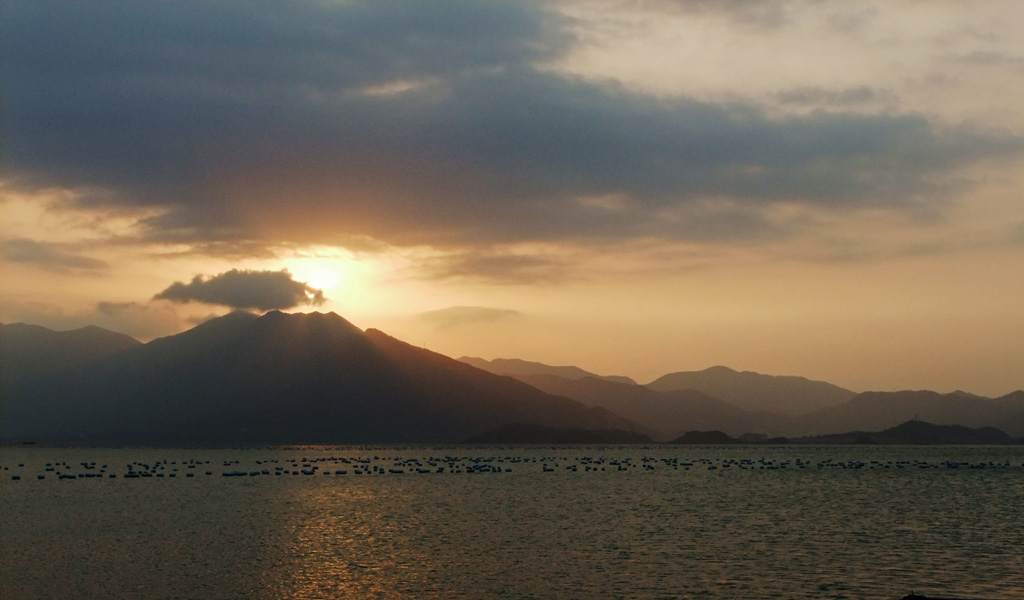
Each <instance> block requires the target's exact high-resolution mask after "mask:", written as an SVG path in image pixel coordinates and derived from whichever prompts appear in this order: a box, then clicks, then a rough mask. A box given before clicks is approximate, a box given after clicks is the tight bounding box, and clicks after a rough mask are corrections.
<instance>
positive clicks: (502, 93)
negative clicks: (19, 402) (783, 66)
mask: <svg viewBox="0 0 1024 600" xmlns="http://www.w3.org/2000/svg"><path fill="white" fill-rule="evenodd" d="M9 4H10V5H11V8H10V10H8V11H7V14H6V15H5V19H4V23H3V24H2V25H0V27H3V31H0V33H2V35H0V39H3V44H4V45H3V48H2V50H3V55H4V56H5V69H4V70H3V74H2V75H0V76H2V77H3V81H2V82H0V83H2V85H0V90H2V91H0V95H2V97H0V100H2V102H0V106H3V109H2V110H3V112H2V123H0V125H2V126H3V129H4V131H5V136H4V142H3V150H4V155H5V168H6V170H7V171H8V172H9V173H10V179H11V181H12V185H18V186H22V187H33V186H36V187H38V186H44V185H66V186H76V185H79V186H91V188H92V189H104V190H107V192H108V193H106V194H98V195H96V196H95V197H93V198H91V199H90V200H89V201H90V202H98V203H106V204H115V205H129V206H141V207H146V208H151V209H157V210H158V211H159V212H160V214H159V215H158V216H154V217H150V218H148V219H146V220H144V221H143V222H141V223H140V224H141V225H142V226H143V227H144V228H145V229H146V233H145V235H144V236H143V237H144V238H145V239H147V240H150V241H154V240H156V241H160V240H163V241H170V242H177V243H187V244H195V245H197V246H202V245H204V244H217V243H228V244H229V247H234V248H245V247H250V248H251V247H256V248H259V247H260V243H266V244H272V243H275V242H282V243H348V242H350V241H352V240H366V239H368V238H369V239H372V240H377V241H380V242H383V243H386V244H392V245H404V246H412V245H429V246H433V247H447V248H465V247H472V246H476V245H481V244H488V243H499V244H501V243H517V242H524V241H542V242H543V241H564V240H573V241H583V242H593V241H595V240H626V239H640V238H651V237H656V238H666V239H673V240H698V241H699V240H706V239H707V237H708V233H707V231H708V230H706V229H703V228H700V227H696V226H695V222H696V221H694V220H691V219H682V218H670V219H666V218H664V217H665V215H666V214H672V215H676V216H678V215H688V214H701V213H702V207H705V206H707V204H708V202H717V201H719V200H722V201H723V202H725V205H726V206H728V207H730V209H729V210H712V211H711V214H713V215H714V216H715V217H716V218H717V221H716V223H717V228H716V229H715V231H717V232H721V235H725V236H730V235H735V234H737V233H738V232H742V231H744V230H745V228H746V230H751V231H760V229H759V228H757V227H754V228H753V229H751V224H755V223H756V222H758V221H764V220H765V218H766V217H765V215H764V213H765V211H768V210H770V209H771V207H773V206H775V205H777V204H781V203H802V204H805V205H809V206H814V207H821V208H824V209H827V210H836V211H846V210H857V209H863V208H884V209H888V210H893V211H914V210H919V209H920V207H921V205H922V204H941V203H942V202H943V201H944V200H946V199H948V198H949V197H950V194H952V193H953V191H955V190H957V189H958V188H956V187H955V186H953V185H952V183H955V180H954V177H955V175H956V174H957V173H958V171H959V170H961V169H963V168H965V167H969V166H970V165H972V164H974V163H976V162H978V161H980V160H983V159H985V158H988V157H993V156H1006V155H1011V154H1017V153H1020V152H1021V151H1024V138H1022V137H1021V136H1015V135H1013V134H1009V133H993V132H988V131H982V130H977V129H971V128H968V127H960V128H955V127H949V126H945V125H942V124H940V123H937V122H935V121H933V120H930V119H928V118H926V117H924V116H922V115H917V114H884V113H879V114H857V113H853V112H822V111H818V112H814V113H811V114H806V115H795V116H788V117H774V116H772V115H771V114H770V112H769V111H768V110H766V109H764V108H763V107H761V106H759V105H757V104H755V103H753V102H748V103H738V102H732V103H720V102H711V101H707V100H698V99H694V98H687V97H671V98H660V97H652V96H648V95H645V94H643V93H638V92H634V91H631V90H629V89H626V88H624V87H621V86H619V85H617V84H615V83H612V82H607V81H595V80H582V79H579V78H574V77H569V76H566V75H564V74H560V73H558V72H557V71H553V70H551V69H548V68H544V65H545V64H550V63H552V62H553V61H554V60H555V59H558V58H559V57H562V56H565V54H566V53H567V52H568V51H569V50H570V49H571V48H572V44H573V41H574V38H573V36H572V35H571V34H570V33H569V32H570V31H571V27H570V24H571V21H570V20H569V19H568V18H566V17H564V16H561V15H559V14H557V13H555V12H553V11H552V10H549V9H547V8H545V7H544V6H543V5H540V4H535V3H530V2H466V1H460V0H439V1H438V2H431V3H429V4H425V3H420V2H414V1H396V2H368V1H353V2H344V3H341V2H338V3H325V2H296V3H286V4H284V5H282V4H281V3H279V2H270V1H256V2H251V1H245V2H242V1H240V0H223V1H222V2H216V3H208V4H206V3H204V4H201V5H194V4H190V3H138V2H119V1H108V2H99V1H94V2H76V3H72V4H69V5H68V6H65V7H62V10H61V11H53V10H49V9H47V8H46V7H45V5H42V4H40V3H38V2H30V1H29V2H17V1H15V2H11V3H9ZM688 4H689V5H692V6H694V7H697V8H700V7H702V6H704V5H706V4H707V3H703V2H696V3H688ZM728 5H729V7H730V10H733V11H736V13H737V14H739V15H746V16H745V17H744V18H745V19H748V20H750V21H752V22H754V21H757V22H761V23H764V24H770V23H775V22H779V21H780V19H782V17H780V14H781V13H780V12H779V10H781V8H780V7H781V6H782V5H781V4H778V3H772V4H770V6H769V5H766V6H768V7H767V8H765V7H759V5H758V3H751V2H741V1H735V2H730V3H728ZM199 8H201V10H200V9H199ZM769 9H770V10H769ZM702 10H703V9H702ZM872 94H876V92H875V91H874V90H873V89H872V88H865V89H864V90H861V89H859V88H855V89H852V90H845V91H843V90H840V91H838V92H826V91H823V90H815V89H806V90H804V91H803V92H802V95H801V97H799V98H796V97H794V98H790V100H799V101H803V102H808V101H810V100H815V98H816V101H817V102H819V103H826V104H831V105H832V106H833V107H837V106H838V107H840V108H842V107H843V106H844V105H849V104H851V103H857V102H861V101H862V100H866V96H870V95H872ZM876 95H877V94H876ZM878 99H879V98H876V99H875V101H877V100H878ZM844 103H845V104H844ZM602 197H603V198H608V197H615V198H619V199H620V201H619V203H618V204H619V205H620V206H622V207H624V208H625V209H626V210H609V207H608V206H602V205H599V204H595V203H593V202H588V199H592V198H602ZM729 215H732V217H734V218H735V222H732V223H730V222H726V221H727V220H728V219H727V218H728V217H729ZM246 244H250V245H249V246H246ZM253 244H254V245H253ZM208 247H210V248H216V246H215V245H210V246H208Z"/></svg>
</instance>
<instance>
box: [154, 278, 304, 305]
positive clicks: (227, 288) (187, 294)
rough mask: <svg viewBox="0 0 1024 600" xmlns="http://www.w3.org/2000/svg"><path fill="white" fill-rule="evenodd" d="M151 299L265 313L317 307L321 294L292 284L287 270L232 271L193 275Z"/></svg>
mask: <svg viewBox="0 0 1024 600" xmlns="http://www.w3.org/2000/svg"><path fill="white" fill-rule="evenodd" d="M153 299H154V300H170V301H171V302H181V303H188V302H193V301H195V302H201V303H204V304H216V305H219V306H227V307H231V308H240V309H257V310H264V311H266V310H275V309H287V308H293V307H295V306H298V305H300V304H312V305H320V304H323V303H324V293H323V291H321V290H318V289H314V288H312V287H310V286H309V285H308V284H306V283H303V282H301V281H295V280H294V279H292V275H291V273H289V272H288V271H287V270H282V271H248V270H238V269H232V270H230V271H227V272H225V273H221V274H219V275H214V276H212V277H208V278H204V277H203V276H201V275H196V276H195V277H194V278H193V279H192V281H190V282H189V283H182V282H180V281H177V282H175V283H173V284H171V286H170V287H168V288H167V289H165V290H164V291H162V292H160V293H159V294H157V295H156V296H154V297H153Z"/></svg>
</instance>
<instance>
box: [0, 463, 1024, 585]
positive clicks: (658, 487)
mask: <svg viewBox="0 0 1024 600" xmlns="http://www.w3.org/2000/svg"><path fill="white" fill-rule="evenodd" d="M0 467H2V470H0V598H3V599H4V600H17V599H22V598H26V599H49V598H53V599H59V598H69V599H87V598H104V599H109V598H133V599H143V600H145V599H172V598H173V599H191V598H195V599H204V600H206V599H220V598H297V599H305V598H352V599H362V598H385V599H392V598H394V599H398V598H410V599H411V598H416V599H420V598H451V599H463V598H465V599H490V598H509V599H533V598H537V599H547V598H551V599H560V598H565V599H589V598H595V599H615V598H623V599H627V598H629V599H632V598H636V599H640V598H643V599H669V598H714V599H744V598H749V599H758V600H760V599H764V598H786V599H796V598H808V599H811V598H813V599H815V600H821V599H827V598H835V599H845V598H870V599H897V598H901V597H903V596H905V595H907V594H910V593H911V592H915V593H917V594H921V595H925V596H933V597H934V596H938V597H955V598H986V599H1006V600H1011V599H1017V600H1019V599H1020V598H1024V447H1022V446H1013V447H1010V446H1007V447H993V446H985V447H954V446H891V447H884V446H792V445H791V446H722V447H701V446H568V447H567V446H479V447H472V446H438V447H434V446H360V447H349V446H346V447H266V448H117V449H103V448H67V447H64V448H46V447H37V446H27V445H26V446H11V447H6V448H2V449H0Z"/></svg>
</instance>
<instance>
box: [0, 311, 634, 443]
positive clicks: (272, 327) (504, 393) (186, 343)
mask: <svg viewBox="0 0 1024 600" xmlns="http://www.w3.org/2000/svg"><path fill="white" fill-rule="evenodd" d="M13 392H14V393H13V394H11V395H10V397H9V398H5V400H4V405H3V406H2V410H3V415H2V416H3V420H2V422H0V428H2V430H0V433H2V436H3V437H4V438H6V439H37V440H43V441H51V440H68V441H77V442H88V443H175V444H179V443H357V442H382V443H383V442H390V443H395V442H456V441H461V440H464V439H466V438H468V437H470V436H473V435H477V434H480V433H482V432H485V431H488V430H492V429H495V428H497V427H500V426H502V425H507V424H510V423H533V424H537V425H543V426H546V427H555V428H567V427H579V428H584V429H624V430H633V429H640V427H639V426H637V425H634V424H633V423H630V422H628V421H626V420H624V419H622V418H620V417H618V416H616V415H614V414H612V413H610V412H609V411H607V410H603V409H596V408H588V407H585V406H583V405H582V404H580V403H578V402H576V401H574V400H570V399H568V398H560V397H556V396H552V395H550V394H546V393H544V392H541V391H539V390H537V389H534V388H532V387H530V386H528V385H526V384H524V383H522V382H519V381H516V380H514V379H511V378H508V377H501V376H497V375H494V374H491V373H488V372H485V371H481V370H479V369H476V368H474V367H472V366H470V365H467V364H464V363H460V362H458V361H456V360H453V359H451V358H448V357H445V356H442V355H440V354H435V353H433V352H429V351H427V350H423V349H421V348H416V347H414V346H411V345H409V344H406V343H404V342H401V341H399V340H397V339H395V338H392V337H390V336H387V335H386V334H384V333H382V332H380V331H377V330H372V329H371V330H367V331H365V332H364V331H361V330H360V329H358V328H356V327H355V326H353V325H352V324H351V323H349V322H348V321H346V320H345V319H343V318H341V317H340V316H338V315H336V314H334V313H330V314H319V313H312V314H284V313H280V312H270V313H267V314H266V315H263V316H261V317H257V316H255V315H250V314H247V313H232V314H230V315H227V316H225V317H221V318H218V319H213V320H210V321H207V322H205V323H203V324H201V325H199V326H197V327H195V328H193V329H191V330H189V331H187V332H185V333H182V334H179V335H175V336H170V337H166V338H161V339H157V340H153V341H152V342H150V343H148V344H145V345H138V346H136V347H131V348H128V349H125V350H123V351H119V352H115V353H112V354H108V355H106V356H104V357H101V358H99V359H97V360H95V361H92V362H89V363H88V364H85V365H82V366H79V367H75V368H71V369H66V370H58V371H54V372H52V373H50V374H49V375H48V376H47V377H45V378H38V379H36V380H34V381H33V382H31V383H29V384H25V385H22V386H20V387H19V388H17V389H15V390H13Z"/></svg>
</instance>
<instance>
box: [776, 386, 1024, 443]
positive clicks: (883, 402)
mask: <svg viewBox="0 0 1024 600" xmlns="http://www.w3.org/2000/svg"><path fill="white" fill-rule="evenodd" d="M908 419H915V420H916V419H920V420H923V421H928V422H930V423H937V424H940V425H964V426H967V427H987V426H998V427H999V428H1000V429H1002V430H1003V431H1005V432H1006V433H1008V434H1009V435H1011V436H1016V437H1020V436H1024V392H1022V391H1017V392H1014V393H1012V394H1007V395H1006V396H1003V397H1001V398H996V399H991V398H984V397H982V396H976V395H974V394H968V393H965V392H953V393H951V394H940V393H938V392H932V391H927V390H923V391H901V392H864V393H863V394H858V395H857V396H855V397H854V398H852V399H850V400H849V401H848V402H845V403H843V404H841V405H839V406H834V407H831V408H827V409H824V410H821V411H818V412H816V413H812V414H809V415H804V416H802V417H800V418H799V419H795V420H794V424H793V430H792V433H793V434H796V433H798V432H811V433H812V434H819V435H820V434H831V433H841V432H846V431H851V430H860V431H879V430H883V429H886V428H889V427H893V426H895V425H897V424H899V423H904V422H906V421H907V420H908ZM801 435H806V433H803V434H801Z"/></svg>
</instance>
